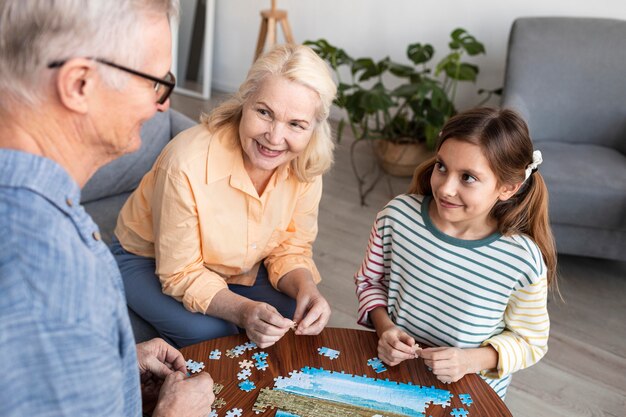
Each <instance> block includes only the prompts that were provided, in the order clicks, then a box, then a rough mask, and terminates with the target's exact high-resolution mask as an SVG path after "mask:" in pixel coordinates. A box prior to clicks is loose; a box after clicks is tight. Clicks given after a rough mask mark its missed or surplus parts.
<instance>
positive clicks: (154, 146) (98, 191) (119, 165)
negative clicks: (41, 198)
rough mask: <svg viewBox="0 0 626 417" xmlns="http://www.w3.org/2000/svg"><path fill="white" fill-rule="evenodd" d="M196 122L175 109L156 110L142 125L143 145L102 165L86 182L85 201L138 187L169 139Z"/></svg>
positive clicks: (83, 199)
mask: <svg viewBox="0 0 626 417" xmlns="http://www.w3.org/2000/svg"><path fill="white" fill-rule="evenodd" d="M194 125H195V122H194V121H192V120H191V119H189V118H187V117H186V116H183V115H182V114H180V113H177V112H176V111H174V110H169V111H167V112H164V113H157V114H155V115H154V117H152V118H151V119H150V120H148V121H147V122H145V123H144V125H143V127H142V129H141V138H142V140H141V148H140V149H139V150H138V151H137V152H133V153H131V154H128V155H124V156H122V157H121V158H119V159H116V160H115V161H112V162H111V163H109V164H108V165H105V166H104V167H102V168H100V169H99V170H98V172H96V174H95V175H94V176H93V177H92V178H91V179H90V180H89V182H88V183H87V184H85V187H84V188H83V190H82V192H81V202H82V203H88V202H91V201H95V200H99V199H102V198H105V197H109V196H113V195H118V194H122V193H125V192H129V191H132V190H134V189H135V188H137V185H139V182H140V181H141V179H142V178H143V176H144V175H145V174H146V172H148V171H149V170H150V168H152V164H153V163H154V161H155V160H156V158H157V157H158V156H159V154H160V153H161V150H162V149H163V147H164V146H165V145H166V144H167V142H169V140H170V139H172V137H174V136H176V135H177V134H178V133H179V132H180V131H182V130H184V129H187V128H189V127H191V126H194Z"/></svg>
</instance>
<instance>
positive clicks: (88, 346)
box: [0, 149, 141, 416]
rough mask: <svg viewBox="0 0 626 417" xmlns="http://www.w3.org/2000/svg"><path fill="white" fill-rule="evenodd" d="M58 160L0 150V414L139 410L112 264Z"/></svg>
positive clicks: (131, 347)
mask: <svg viewBox="0 0 626 417" xmlns="http://www.w3.org/2000/svg"><path fill="white" fill-rule="evenodd" d="M79 202H80V189H79V187H78V185H77V184H76V183H75V182H74V181H73V180H72V178H71V177H70V176H69V175H68V173H67V172H66V171H65V170H64V169H63V168H61V166H59V165H58V164H56V163H55V162H53V161H51V160H49V159H46V158H42V157H38V156H35V155H31V154H28V153H24V152H18V151H12V150H7V149H0V381H2V382H0V384H1V385H0V415H1V416H87V415H89V416H139V415H141V394H140V386H139V370H138V366H137V356H136V350H135V342H134V338H133V333H132V329H131V327H130V321H129V319H128V312H127V310H126V301H125V297H124V289H123V284H122V280H121V276H120V273H119V270H118V269H117V265H116V263H115V261H114V259H113V257H112V255H111V253H110V252H109V250H108V248H107V247H106V245H105V244H104V243H103V242H102V241H101V240H100V236H99V231H98V226H96V224H95V223H94V222H93V220H92V219H91V217H90V216H89V215H88V214H87V213H86V212H85V210H84V209H83V207H82V206H81V205H80V204H79Z"/></svg>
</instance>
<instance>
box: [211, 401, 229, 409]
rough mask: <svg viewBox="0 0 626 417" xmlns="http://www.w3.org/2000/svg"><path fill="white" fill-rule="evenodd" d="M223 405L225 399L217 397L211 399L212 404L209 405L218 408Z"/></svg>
mask: <svg viewBox="0 0 626 417" xmlns="http://www.w3.org/2000/svg"><path fill="white" fill-rule="evenodd" d="M225 405H226V400H224V399H223V398H218V399H217V400H215V401H213V404H211V407H213V408H217V409H218V410H219V409H220V408H222V407H224V406H225Z"/></svg>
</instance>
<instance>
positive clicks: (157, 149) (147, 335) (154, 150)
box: [81, 110, 196, 342]
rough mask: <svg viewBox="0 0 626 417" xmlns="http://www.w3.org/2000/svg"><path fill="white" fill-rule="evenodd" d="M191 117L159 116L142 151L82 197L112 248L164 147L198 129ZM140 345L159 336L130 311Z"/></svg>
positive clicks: (147, 128)
mask: <svg viewBox="0 0 626 417" xmlns="http://www.w3.org/2000/svg"><path fill="white" fill-rule="evenodd" d="M195 124H196V123H195V122H194V121H193V120H191V119H189V118H188V117H186V116H184V115H182V114H180V113H178V112H176V111H174V110H168V111H167V112H164V113H157V114H156V115H155V116H154V117H153V118H152V119H150V120H148V121H147V122H146V123H145V124H144V126H143V128H142V130H141V139H142V144H141V148H140V149H139V150H138V151H137V152H134V153H132V154H128V155H125V156H123V157H121V158H119V159H117V160H115V161H113V162H111V163H110V164H108V165H106V166H104V167H102V168H100V169H99V170H98V172H96V174H95V175H94V176H93V177H92V178H91V180H89V182H88V183H87V184H86V185H85V187H84V188H83V190H82V193H81V203H82V204H83V205H84V206H85V209H86V210H87V212H88V213H89V214H90V215H91V217H93V219H94V220H95V222H96V223H97V224H98V226H99V227H100V232H101V233H102V238H103V240H104V241H105V242H106V243H107V244H109V243H110V242H111V238H112V237H113V229H114V228H115V223H116V221H117V215H118V213H119V211H120V209H121V208H122V205H123V204H124V202H125V201H126V199H127V198H128V196H129V195H130V194H131V192H132V191H133V190H134V189H135V188H136V187H137V185H139V181H141V179H142V178H143V176H144V174H145V173H146V172H148V171H149V170H150V168H151V167H152V165H153V163H154V161H155V160H156V158H157V156H159V154H160V153H161V150H162V149H163V147H164V146H165V145H166V144H167V143H168V142H169V141H170V139H172V138H173V137H174V136H176V135H177V134H178V133H179V132H181V131H183V130H185V129H187V128H189V127H191V126H193V125H195ZM129 314H130V318H131V324H132V325H133V330H134V333H135V339H136V340H137V342H141V341H144V340H148V339H151V338H152V337H155V336H156V335H157V333H156V331H155V330H154V328H153V327H152V326H150V324H148V323H147V322H146V321H144V320H143V319H141V318H140V317H139V316H137V314H135V313H134V312H133V311H132V310H130V309H129Z"/></svg>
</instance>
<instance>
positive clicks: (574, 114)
mask: <svg viewBox="0 0 626 417" xmlns="http://www.w3.org/2000/svg"><path fill="white" fill-rule="evenodd" d="M625 45H626V21H622V20H615V19H597V18H566V17H559V18H520V19H517V20H516V21H515V22H514V24H513V27H512V29H511V34H510V38H509V49H508V57H507V65H506V75H505V82H504V92H503V99H502V105H503V106H504V107H509V108H513V109H516V110H518V111H519V112H520V113H521V114H522V115H523V116H524V117H525V118H526V120H527V121H528V123H529V126H530V131H531V136H532V138H533V140H534V142H535V148H536V149H540V150H541V152H542V153H543V160H544V163H543V165H541V167H540V168H539V169H540V171H541V173H542V175H543V176H544V178H545V180H546V182H547V185H548V189H549V192H550V217H551V223H552V227H553V230H554V234H555V238H556V244H557V250H558V252H559V253H563V254H572V255H582V256H591V257H598V258H606V259H616V260H621V261H626V81H625V75H624V74H625V73H624V68H626V47H625Z"/></svg>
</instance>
